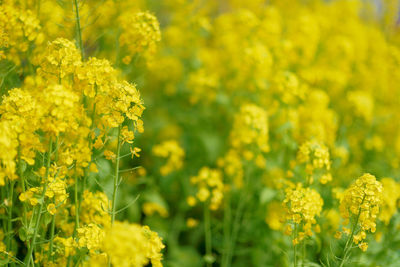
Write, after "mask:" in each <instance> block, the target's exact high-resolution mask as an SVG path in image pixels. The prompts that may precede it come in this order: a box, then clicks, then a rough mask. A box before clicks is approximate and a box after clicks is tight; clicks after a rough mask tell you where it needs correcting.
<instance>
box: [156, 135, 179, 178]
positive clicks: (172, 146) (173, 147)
mask: <svg viewBox="0 0 400 267" xmlns="http://www.w3.org/2000/svg"><path fill="white" fill-rule="evenodd" d="M153 154H154V155H155V156H157V157H161V158H166V159H167V162H166V163H165V164H164V165H163V166H161V167H160V173H161V175H163V176H165V175H168V174H170V173H171V172H173V171H177V170H179V169H181V168H182V165H183V158H184V157H185V151H184V150H183V149H182V148H181V146H180V145H179V143H178V142H177V141H176V140H166V141H164V142H162V143H161V144H158V145H155V146H154V147H153Z"/></svg>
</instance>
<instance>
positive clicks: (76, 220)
mask: <svg viewBox="0 0 400 267" xmlns="http://www.w3.org/2000/svg"><path fill="white" fill-rule="evenodd" d="M74 195H75V231H74V232H75V234H76V231H77V229H78V228H79V199H78V177H76V180H75V192H74Z"/></svg>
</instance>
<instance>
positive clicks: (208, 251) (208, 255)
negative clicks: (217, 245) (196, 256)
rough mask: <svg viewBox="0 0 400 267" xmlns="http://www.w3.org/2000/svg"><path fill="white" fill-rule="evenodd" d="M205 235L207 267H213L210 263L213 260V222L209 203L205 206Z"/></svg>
mask: <svg viewBox="0 0 400 267" xmlns="http://www.w3.org/2000/svg"><path fill="white" fill-rule="evenodd" d="M204 234H205V241H206V261H207V266H208V267H211V266H212V263H211V262H210V261H209V260H210V259H211V258H212V239H211V220H210V208H209V205H208V201H207V202H206V204H204Z"/></svg>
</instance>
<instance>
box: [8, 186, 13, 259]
mask: <svg viewBox="0 0 400 267" xmlns="http://www.w3.org/2000/svg"><path fill="white" fill-rule="evenodd" d="M14 184H15V182H14V181H11V182H10V192H9V197H8V201H9V207H8V227H7V228H8V229H7V249H8V251H12V249H11V240H12V234H11V233H12V231H13V228H12V210H13V198H14Z"/></svg>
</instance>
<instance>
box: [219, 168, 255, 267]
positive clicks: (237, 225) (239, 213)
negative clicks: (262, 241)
mask: <svg viewBox="0 0 400 267" xmlns="http://www.w3.org/2000/svg"><path fill="white" fill-rule="evenodd" d="M249 177H250V174H249V173H247V175H246V176H245V184H244V187H243V190H241V194H240V198H239V205H238V208H237V211H236V214H235V217H234V219H233V226H232V233H231V236H230V240H229V241H230V242H229V247H228V252H227V256H226V261H225V263H224V265H223V266H230V265H231V262H232V256H233V251H234V250H235V245H236V239H237V236H238V234H239V229H240V220H241V218H242V215H243V212H244V208H245V206H246V202H247V201H246V198H247V193H248V192H247V191H248V190H249V188H248V185H249V180H250V179H249Z"/></svg>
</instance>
